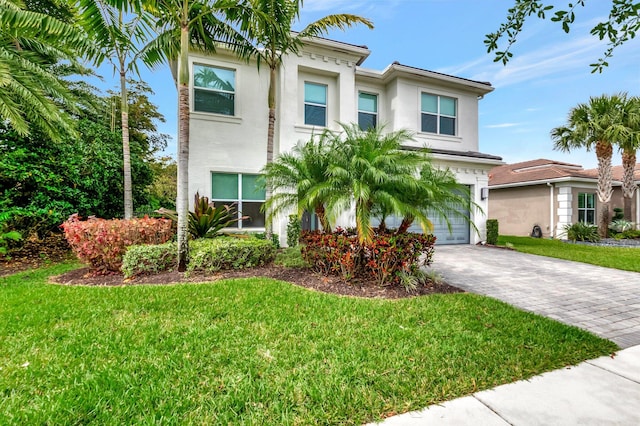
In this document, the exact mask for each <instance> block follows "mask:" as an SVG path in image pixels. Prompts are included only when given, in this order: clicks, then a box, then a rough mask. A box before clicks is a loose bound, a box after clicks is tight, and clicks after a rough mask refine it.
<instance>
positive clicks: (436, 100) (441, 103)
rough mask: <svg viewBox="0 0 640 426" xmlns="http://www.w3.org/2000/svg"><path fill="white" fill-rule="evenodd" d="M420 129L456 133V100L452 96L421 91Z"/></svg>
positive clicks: (444, 133) (429, 131) (448, 133)
mask: <svg viewBox="0 0 640 426" xmlns="http://www.w3.org/2000/svg"><path fill="white" fill-rule="evenodd" d="M420 103H421V106H420V110H421V114H420V118H421V123H420V129H421V130H422V131H423V132H427V133H436V134H439V135H452V136H455V134H456V118H457V102H456V99H454V98H449V97H446V96H438V95H432V94H430V93H423V94H422V96H421V100H420Z"/></svg>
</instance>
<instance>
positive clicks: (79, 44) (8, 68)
mask: <svg viewBox="0 0 640 426" xmlns="http://www.w3.org/2000/svg"><path fill="white" fill-rule="evenodd" d="M71 12H72V11H71V10H70V11H69V13H71ZM65 13H66V12H65ZM97 56H98V53H97V52H96V51H95V49H94V48H93V46H92V45H91V43H90V42H89V41H88V40H87V39H86V37H85V35H84V34H83V32H82V31H79V28H77V27H76V26H74V25H73V24H71V23H69V22H64V21H62V20H60V19H57V18H55V17H53V16H49V15H46V14H43V13H37V12H33V11H30V10H25V9H24V8H22V7H20V5H19V3H18V2H17V1H13V0H0V119H2V120H6V121H7V122H9V123H10V125H11V127H12V128H13V129H15V130H16V132H18V133H19V134H20V135H28V134H29V133H30V129H31V128H34V127H35V128H38V129H40V130H41V131H42V132H43V133H44V134H45V135H47V136H48V137H50V138H51V139H52V140H60V139H61V137H62V136H63V135H65V134H69V133H71V134H73V133H74V132H75V130H74V121H73V120H72V118H71V117H70V116H69V114H68V112H74V106H75V105H76V104H77V102H76V99H75V96H74V95H73V92H72V90H71V89H70V88H69V87H68V85H67V82H66V81H65V80H63V79H62V78H60V77H59V76H58V75H56V74H55V72H54V69H55V65H56V64H57V63H59V62H61V61H66V62H67V63H68V64H70V65H72V66H74V67H76V68H78V69H79V68H81V67H80V64H79V61H78V58H81V57H84V58H87V59H95V58H96V57H97Z"/></svg>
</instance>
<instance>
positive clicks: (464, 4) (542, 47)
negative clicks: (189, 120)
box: [103, 0, 640, 168]
mask: <svg viewBox="0 0 640 426" xmlns="http://www.w3.org/2000/svg"><path fill="white" fill-rule="evenodd" d="M559 3H564V2H559ZM510 4H512V2H511V1H504V0H482V1H478V0H363V1H360V0H305V1H304V8H303V13H302V16H301V23H300V24H299V25H297V26H296V27H295V28H294V29H301V28H302V26H303V25H304V24H305V23H307V22H310V21H312V20H315V19H318V18H320V17H322V16H324V15H328V14H331V13H354V14H358V15H361V16H364V17H367V18H369V19H371V20H372V21H373V23H374V25H375V29H374V30H368V29H366V28H364V27H362V28H351V29H348V30H346V31H345V32H342V31H336V32H332V33H331V34H329V36H328V37H329V38H332V39H335V40H340V41H345V42H348V43H353V44H359V45H360V44H362V45H366V46H367V47H368V48H369V49H370V50H371V55H370V56H369V58H368V59H367V60H366V61H365V62H364V64H363V66H364V67H366V68H372V69H383V68H384V67H386V66H387V65H389V64H390V63H391V62H393V61H399V62H400V63H402V64H405V65H410V66H415V67H419V68H424V69H429V70H433V71H438V72H444V73H447V74H452V75H456V76H460V77H465V78H470V79H474V80H481V81H489V82H491V83H492V85H493V86H494V87H495V90H494V91H493V92H492V93H490V94H488V95H486V96H485V98H484V99H483V100H481V101H480V124H479V134H480V151H482V152H485V153H488V154H494V155H499V156H502V157H503V159H504V161H506V162H509V163H512V162H518V161H526V160H532V159H536V158H550V159H555V160H560V161H567V162H573V163H577V164H582V165H583V166H584V167H585V168H592V167H596V160H595V154H594V153H593V152H586V151H584V150H581V151H575V152H572V153H568V154H567V153H562V152H558V151H553V143H552V141H551V139H550V137H549V132H550V130H551V129H552V128H553V127H556V126H559V125H562V124H564V123H565V120H566V117H567V114H568V112H569V110H570V108H572V107H573V106H575V105H577V104H578V103H580V102H587V101H588V100H589V97H590V96H599V95H602V94H605V93H606V94H613V93H617V92H621V91H624V92H628V93H629V94H630V95H640V90H639V83H640V40H638V41H631V42H630V43H627V44H626V45H624V46H622V48H620V49H619V50H617V51H616V53H615V56H614V57H613V58H612V59H611V60H610V61H609V67H608V68H607V69H605V71H604V72H603V73H602V74H592V73H591V68H590V67H589V64H591V63H593V62H595V61H596V60H597V59H598V58H600V56H601V54H602V53H603V52H604V50H605V44H604V43H603V42H600V41H598V40H597V39H596V38H594V37H592V36H590V35H589V30H590V29H591V28H592V27H593V25H595V24H596V23H597V22H599V21H601V20H603V19H605V18H606V16H607V12H608V10H607V6H608V5H609V4H610V2H609V1H598V2H588V3H587V7H586V8H581V9H578V10H577V16H576V24H575V25H574V26H573V27H572V29H571V32H570V33H569V34H565V33H564V32H563V31H562V29H561V28H560V26H559V25H557V24H556V23H553V22H550V21H549V20H546V21H543V20H538V19H531V20H530V21H528V22H527V25H525V28H524V31H523V33H522V34H521V37H520V39H519V41H518V43H517V44H516V45H515V46H514V47H513V48H512V52H513V53H514V58H513V59H512V60H511V62H509V64H508V65H507V66H503V65H502V64H501V63H494V62H493V56H491V55H489V54H487V53H486V48H485V45H484V43H483V40H484V38H485V37H484V36H485V34H487V33H489V32H493V31H495V30H496V29H497V28H498V27H499V25H500V23H501V22H502V21H503V20H504V18H505V16H506V13H507V8H508V7H509V5H510ZM103 75H104V77H105V79H106V82H105V84H106V85H107V86H108V87H112V86H114V85H115V84H110V83H111V81H114V80H112V75H111V72H110V71H108V69H107V70H105V71H104V72H103ZM142 78H143V79H144V80H145V81H147V82H148V83H149V84H150V85H151V87H152V88H153V90H154V91H155V92H156V95H155V96H154V97H153V101H154V103H156V104H157V105H158V106H159V107H160V111H161V112H162V113H163V114H164V115H165V117H166V119H167V123H165V124H163V125H161V126H160V130H161V131H162V132H164V133H168V134H169V135H171V136H172V137H173V139H174V141H173V142H172V143H171V144H170V146H169V147H168V149H167V154H170V155H172V156H175V151H176V148H175V135H176V134H177V117H176V113H177V107H176V105H177V91H176V89H175V85H174V83H173V81H172V79H171V74H170V72H169V70H168V69H167V68H166V67H163V68H160V69H157V70H154V71H153V72H151V71H148V70H143V72H142ZM620 162H621V161H620V159H619V155H618V154H615V155H614V164H620Z"/></svg>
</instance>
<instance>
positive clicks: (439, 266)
mask: <svg viewBox="0 0 640 426" xmlns="http://www.w3.org/2000/svg"><path fill="white" fill-rule="evenodd" d="M634 250H638V261H639V262H640V249H634ZM433 259H434V261H433V264H432V265H431V268H432V269H433V270H435V271H437V272H439V273H440V274H441V275H442V277H443V278H444V280H445V281H446V282H447V283H449V284H451V285H453V286H456V287H458V288H461V289H463V290H466V291H469V292H472V293H478V294H483V295H486V296H490V297H494V298H496V299H500V300H502V301H504V302H507V303H509V304H511V305H514V306H517V307H519V308H521V309H524V310H527V311H531V312H535V313H537V314H540V315H544V316H546V317H549V318H553V319H555V320H557V321H560V322H563V323H565V324H569V325H575V326H577V327H580V328H583V329H586V330H589V331H591V332H592V333H594V334H596V335H598V336H601V337H604V338H606V339H609V340H612V341H614V342H616V343H617V344H618V345H619V346H620V347H621V348H628V347H631V346H634V345H640V273H636V272H628V271H620V270H617V269H610V268H603V267H600V266H594V265H589V264H586V263H580V262H572V261H568V260H561V259H553V258H550V257H543V256H536V255H531V254H525V253H518V252H516V251H512V250H504V249H497V248H490V247H478V246H466V245H459V246H438V247H437V248H436V252H435V254H434V257H433Z"/></svg>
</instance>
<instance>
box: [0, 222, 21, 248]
mask: <svg viewBox="0 0 640 426" xmlns="http://www.w3.org/2000/svg"><path fill="white" fill-rule="evenodd" d="M0 225H2V224H0ZM0 228H1V227H0ZM21 239H22V235H21V234H20V233H19V232H18V231H7V232H4V231H2V229H0V255H4V254H7V245H8V243H9V241H20V240H21Z"/></svg>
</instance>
